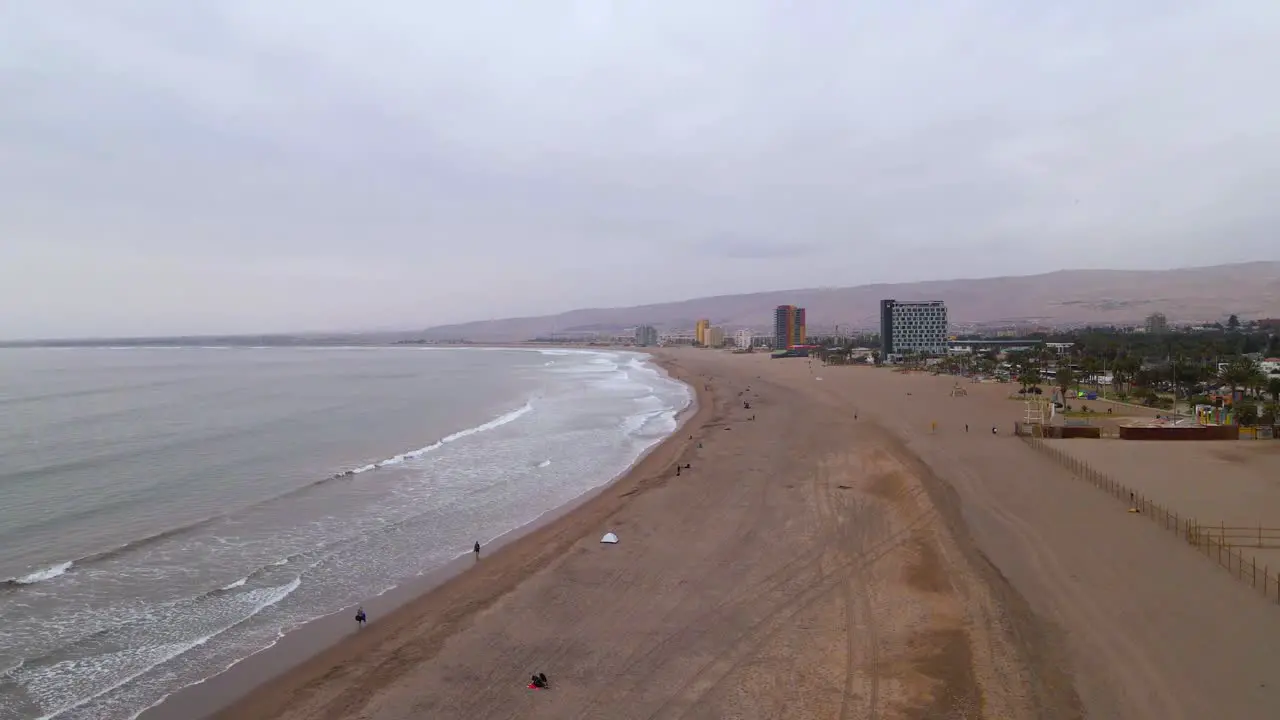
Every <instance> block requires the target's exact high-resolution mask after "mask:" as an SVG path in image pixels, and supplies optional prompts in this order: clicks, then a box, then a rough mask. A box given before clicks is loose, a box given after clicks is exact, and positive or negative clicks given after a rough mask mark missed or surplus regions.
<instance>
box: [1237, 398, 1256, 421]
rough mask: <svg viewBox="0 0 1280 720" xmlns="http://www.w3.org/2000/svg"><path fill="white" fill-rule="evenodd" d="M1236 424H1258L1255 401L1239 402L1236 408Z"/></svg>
mask: <svg viewBox="0 0 1280 720" xmlns="http://www.w3.org/2000/svg"><path fill="white" fill-rule="evenodd" d="M1235 414H1236V424H1238V425H1257V424H1258V405H1257V403H1252V402H1247V403H1240V407H1237V408H1236V412H1235Z"/></svg>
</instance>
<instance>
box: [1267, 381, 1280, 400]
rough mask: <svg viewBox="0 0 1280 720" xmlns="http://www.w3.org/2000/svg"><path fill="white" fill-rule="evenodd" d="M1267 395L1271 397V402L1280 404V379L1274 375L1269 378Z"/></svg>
mask: <svg viewBox="0 0 1280 720" xmlns="http://www.w3.org/2000/svg"><path fill="white" fill-rule="evenodd" d="M1267 394H1268V395H1270V396H1271V402H1273V403H1276V404H1280V377H1276V376H1275V375H1272V376H1271V377H1269V378H1267Z"/></svg>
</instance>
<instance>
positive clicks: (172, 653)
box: [23, 577, 302, 720]
mask: <svg viewBox="0 0 1280 720" xmlns="http://www.w3.org/2000/svg"><path fill="white" fill-rule="evenodd" d="M300 585H302V578H301V577H295V578H294V579H293V581H292V582H290V583H289V584H287V585H281V586H278V587H271V588H262V589H259V590H253V591H250V592H249V593H246V594H245V596H246V597H249V598H252V599H255V600H256V602H254V604H253V606H252V609H251V610H250V611H249V612H248V614H246V615H244V616H242V617H240V618H238V619H236V620H234V621H233V622H231V623H229V624H226V625H224V626H222V627H221V628H219V629H217V630H215V631H214V632H211V633H209V634H207V635H204V636H203V637H199V638H196V639H195V640H191V641H188V642H177V643H164V644H161V645H155V646H152V647H150V648H140V649H137V650H133V651H125V652H122V653H113V654H112V656H111V657H109V658H104V657H102V656H99V657H98V658H95V659H97V660H99V661H103V660H105V662H104V663H103V664H106V665H108V666H110V665H112V664H115V665H117V666H127V665H130V664H133V663H132V662H130V660H131V658H125V657H124V655H126V654H127V653H133V655H132V658H137V657H138V656H142V657H144V658H145V660H144V661H143V665H144V667H142V668H141V669H137V670H132V671H130V672H129V674H127V675H125V676H124V677H122V678H119V679H117V680H115V681H114V682H112V683H111V684H110V685H108V686H107V687H104V688H102V689H100V690H96V691H94V692H92V693H91V694H88V695H86V696H84V697H82V698H79V699H77V700H75V701H73V702H69V703H67V704H65V705H63V706H62V707H58V708H55V709H54V710H52V711H49V712H46V713H45V714H44V715H42V716H40V718H39V720H52V719H53V718H56V717H58V716H59V715H61V714H63V713H66V712H70V711H71V710H75V709H76V708H79V707H83V706H84V705H86V704H88V703H90V702H92V701H94V700H96V699H97V698H100V697H102V696H103V695H106V694H107V693H109V692H111V691H113V690H116V689H119V688H121V687H123V686H124V685H127V684H128V683H131V682H133V681H134V680H136V679H138V678H139V677H142V676H143V675H145V674H147V673H148V672H151V671H152V670H154V669H155V668H156V667H159V666H160V665H163V664H164V663H166V662H169V661H170V660H173V659H174V658H176V657H178V656H180V655H182V654H183V653H187V652H190V651H191V650H194V649H195V648H198V647H200V646H202V645H204V644H205V643H207V642H209V641H210V640H212V639H214V638H215V637H217V636H219V635H221V634H222V633H224V632H226V631H228V630H230V629H231V628H233V627H235V626H237V625H239V624H241V623H243V622H244V621H246V620H248V619H249V618H251V617H253V616H254V615H257V614H258V613H260V612H262V611H263V610H266V609H267V608H269V607H271V606H272V605H275V604H277V603H279V602H281V601H282V600H284V599H285V598H287V597H289V595H290V594H292V593H293V591H294V590H297V589H298V587H299V586H300ZM76 665H77V661H74V660H65V661H63V662H59V663H56V664H54V665H50V666H48V667H44V668H40V669H39V670H38V671H35V672H33V674H32V675H33V676H32V677H28V678H24V680H25V682H24V683H23V685H24V686H25V687H26V689H27V690H28V692H30V694H31V695H32V696H34V697H39V696H41V695H42V694H44V693H42V692H41V690H42V689H43V688H42V687H41V685H42V683H43V684H44V685H52V687H53V688H55V689H56V688H59V687H60V686H61V685H62V681H63V680H64V679H65V677H66V675H67V674H68V673H71V674H76V671H77V668H76ZM135 717H136V716H135Z"/></svg>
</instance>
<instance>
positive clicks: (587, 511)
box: [136, 353, 714, 720]
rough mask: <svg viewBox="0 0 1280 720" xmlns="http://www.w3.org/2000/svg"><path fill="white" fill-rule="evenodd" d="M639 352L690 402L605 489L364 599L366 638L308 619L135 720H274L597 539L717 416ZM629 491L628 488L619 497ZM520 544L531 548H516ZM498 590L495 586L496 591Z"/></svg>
mask: <svg viewBox="0 0 1280 720" xmlns="http://www.w3.org/2000/svg"><path fill="white" fill-rule="evenodd" d="M643 354H645V355H647V356H648V362H651V363H653V365H654V366H655V367H657V369H658V370H659V371H660V372H662V373H663V374H664V375H666V376H667V377H669V378H670V379H672V380H675V381H676V382H680V383H682V384H684V385H685V386H686V387H687V388H688V389H689V392H690V398H689V404H688V405H686V406H685V408H684V409H682V410H681V411H680V412H679V413H678V414H677V415H676V428H675V429H674V430H673V431H672V432H671V433H670V434H669V435H667V436H666V437H665V438H663V439H662V440H660V441H658V442H656V443H654V444H653V445H651V446H650V447H648V448H646V449H645V450H644V451H643V452H642V453H641V454H640V455H639V456H638V457H637V458H636V459H635V460H634V461H633V462H632V463H631V464H630V465H629V466H628V467H627V468H625V469H624V470H622V471H621V472H619V473H618V474H617V475H615V476H614V477H612V478H610V479H609V480H608V481H607V482H605V483H603V484H601V485H600V486H598V487H595V488H592V489H590V490H588V491H586V492H584V493H582V494H581V495H579V496H577V497H576V498H574V499H572V500H570V501H569V502H567V503H565V504H563V505H561V506H559V507H556V508H554V509H552V510H548V511H547V512H545V513H543V514H542V515H541V516H539V517H538V518H536V519H534V520H533V521H530V522H528V523H525V524H523V525H521V526H519V527H516V528H513V529H511V530H508V531H506V532H504V533H502V534H501V535H499V536H497V537H496V538H494V539H492V540H490V541H488V542H487V543H485V545H484V552H482V555H481V559H480V561H479V562H477V561H476V560H474V559H473V558H471V557H470V555H471V554H470V553H463V554H461V555H460V556H459V557H457V558H455V559H453V560H451V561H449V562H448V563H446V564H445V565H443V566H441V567H440V568H437V569H435V570H432V571H429V572H427V573H424V574H422V575H420V576H418V577H416V578H413V579H411V580H408V581H406V582H403V583H401V584H399V585H397V586H396V587H394V588H392V589H390V590H388V591H386V592H383V593H381V594H379V595H375V596H373V597H371V598H368V599H366V600H365V601H364V602H363V607H364V608H365V610H366V611H367V612H368V613H369V614H370V616H371V618H372V622H371V623H370V624H369V625H368V626H367V627H366V628H364V629H363V630H358V631H357V630H353V629H352V627H351V623H350V615H351V613H352V612H354V606H352V607H347V608H342V609H341V610H338V611H335V612H333V613H330V614H328V615H324V616H321V617H319V618H316V619H314V620H310V621H308V622H306V623H304V624H302V625H300V626H298V627H296V628H294V629H292V630H290V631H288V632H286V633H284V634H282V635H281V636H280V637H279V638H278V639H277V640H276V642H275V643H273V644H272V645H270V646H268V647H266V648H264V649H262V650H260V651H258V652H256V653H254V654H252V655H250V656H248V657H246V658H244V659H242V660H239V661H237V662H236V663H235V664H233V665H231V666H229V667H228V668H226V669H224V670H223V671H221V672H219V673H217V674H216V675H214V676H212V677H210V678H207V679H205V680H202V681H199V682H197V683H194V684H192V685H188V686H186V687H184V688H181V689H179V690H177V691H175V692H173V693H171V694H170V695H168V696H166V697H165V698H164V699H162V700H160V701H159V702H158V703H157V704H155V705H152V706H151V707H149V708H147V709H145V710H143V711H142V712H141V713H140V714H139V715H137V716H136V717H137V719H138V720H193V719H194V720H201V719H204V718H215V719H217V720H231V719H232V718H235V719H237V720H239V719H242V718H249V717H262V718H268V717H273V716H274V715H276V714H278V713H279V710H280V709H281V708H282V706H283V704H284V703H281V702H279V701H278V698H287V697H288V695H289V694H290V693H291V692H292V691H293V690H295V689H300V688H302V687H305V686H306V685H308V684H310V682H312V681H313V680H314V679H315V678H319V677H322V676H324V675H325V674H327V673H331V672H334V671H336V670H338V669H339V668H340V667H341V666H342V664H343V663H344V660H345V658H347V657H349V656H351V655H363V654H366V653H368V652H369V650H370V649H372V648H375V647H377V646H378V645H380V644H381V643H383V642H385V641H386V640H387V639H388V638H390V637H393V636H394V635H396V634H397V633H398V631H399V630H400V629H401V628H405V627H410V626H418V625H421V624H423V623H430V622H432V621H433V620H437V619H438V616H439V614H440V611H441V609H442V608H443V609H445V610H446V611H447V610H448V609H449V606H450V605H453V604H455V603H456V601H457V600H458V599H459V596H460V597H462V598H465V597H474V596H475V595H476V594H477V592H476V591H477V590H479V594H481V595H490V596H491V597H492V600H496V599H497V598H499V597H501V595H502V594H505V592H507V591H509V589H510V588H512V587H514V586H515V585H517V584H519V583H520V582H521V581H522V580H523V579H525V578H526V577H528V576H530V575H532V574H533V573H535V572H537V571H538V570H540V569H541V568H542V567H545V565H546V564H548V563H550V562H552V561H553V560H554V559H555V557H556V555H555V554H553V553H551V552H549V551H548V549H549V548H554V547H560V546H561V545H566V546H567V544H571V543H573V542H576V541H577V540H579V539H581V538H582V537H584V536H585V535H586V534H587V533H589V532H591V531H592V529H591V528H592V526H594V525H598V524H599V523H600V522H601V521H603V520H605V519H607V517H608V516H609V515H611V514H613V513H614V512H616V511H617V509H618V505H620V504H621V503H622V502H625V500H626V498H627V497H628V496H632V495H635V494H637V493H638V492H639V491H640V489H641V488H642V486H643V485H644V484H645V480H646V479H647V478H648V477H649V476H650V475H652V474H654V472H655V471H659V470H660V469H661V468H663V467H664V466H668V465H671V464H674V458H676V457H679V456H680V455H681V454H682V453H683V452H684V451H685V450H686V449H687V447H688V445H689V442H690V441H689V439H688V438H684V439H682V437H683V436H684V431H685V430H686V429H687V428H689V427H694V428H696V427H700V426H701V425H703V424H705V423H706V421H707V419H708V418H709V416H710V413H711V412H712V410H713V409H714V403H713V402H712V399H711V397H710V392H709V391H708V390H706V389H704V387H703V385H701V384H699V383H697V382H695V381H694V380H693V379H692V378H691V377H690V375H689V373H687V372H686V370H685V369H684V368H682V367H681V366H680V365H679V363H678V362H676V361H675V360H674V359H672V358H669V357H663V356H659V355H657V354H654V353H643ZM623 488H626V490H625V491H622V489H623ZM602 532H603V530H602ZM519 540H528V541H530V542H526V543H517V541H519ZM534 541H536V542H534ZM494 564H498V565H504V564H505V565H508V566H515V568H514V571H513V572H508V573H504V574H503V576H502V577H500V578H492V577H487V578H485V579H486V580H495V581H497V582H496V583H494V582H485V581H484V580H479V579H477V577H476V576H477V575H479V573H476V572H470V573H469V572H467V571H468V570H477V569H479V568H481V567H491V566H493V565H494ZM495 584H496V585H498V587H492V586H493V585H495ZM477 585H479V586H480V588H477V587H476V586H477ZM486 590H487V591H488V592H485V591H486ZM482 609H483V606H481V607H476V608H473V609H471V610H469V611H464V612H463V613H462V616H461V617H450V618H449V619H450V620H452V621H454V622H464V621H465V620H466V615H468V614H470V613H471V612H476V611H479V610H482ZM433 616H437V617H433ZM268 683H270V686H268Z"/></svg>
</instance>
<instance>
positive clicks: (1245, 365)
mask: <svg viewBox="0 0 1280 720" xmlns="http://www.w3.org/2000/svg"><path fill="white" fill-rule="evenodd" d="M1256 374H1258V365H1257V363H1255V362H1254V361H1252V360H1250V359H1249V358H1247V357H1238V358H1236V359H1234V360H1232V361H1231V362H1229V363H1227V366H1226V367H1225V368H1223V369H1222V371H1221V372H1219V373H1218V380H1220V381H1221V382H1222V383H1223V384H1224V385H1226V386H1228V387H1230V388H1231V401H1232V402H1235V399H1236V392H1237V391H1238V390H1239V389H1240V388H1241V387H1248V385H1249V383H1250V382H1252V381H1253V379H1254V376H1255V375H1256Z"/></svg>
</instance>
